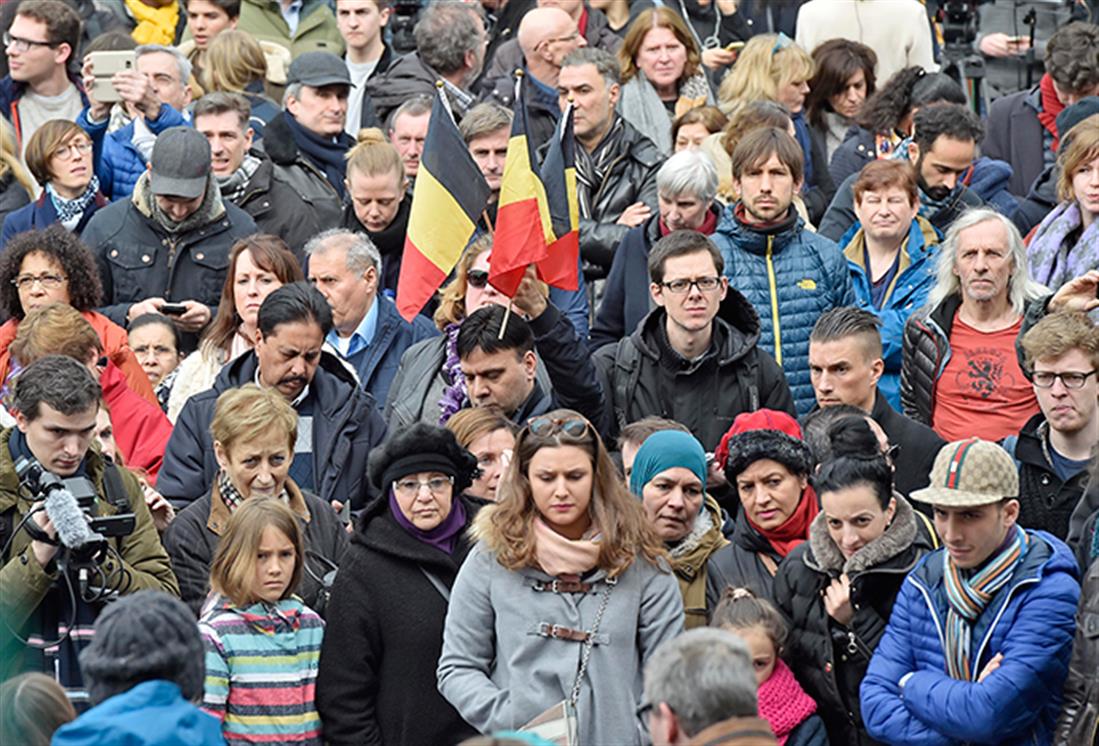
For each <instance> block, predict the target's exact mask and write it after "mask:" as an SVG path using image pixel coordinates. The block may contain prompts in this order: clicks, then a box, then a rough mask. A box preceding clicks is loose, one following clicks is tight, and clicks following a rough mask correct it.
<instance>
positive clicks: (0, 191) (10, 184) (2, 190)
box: [0, 169, 31, 225]
mask: <svg viewBox="0 0 1099 746" xmlns="http://www.w3.org/2000/svg"><path fill="white" fill-rule="evenodd" d="M30 201H31V197H30V195H29V194H27V190H26V189H24V188H23V185H22V184H20V183H19V182H18V181H17V180H16V178H15V174H14V173H12V172H11V170H10V169H9V170H8V172H7V173H6V174H4V175H3V176H2V177H0V225H2V224H3V222H4V218H6V217H7V216H8V214H9V213H12V212H15V211H16V210H18V209H19V208H20V207H22V206H23V205H26V204H28V203H29V202H30Z"/></svg>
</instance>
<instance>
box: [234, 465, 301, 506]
mask: <svg viewBox="0 0 1099 746" xmlns="http://www.w3.org/2000/svg"><path fill="white" fill-rule="evenodd" d="M218 494H219V495H221V500H222V502H224V503H225V507H227V508H229V514H230V515H232V514H233V513H234V512H236V509H237V508H239V507H240V506H241V505H243V504H244V501H245V500H246V499H247V498H246V497H245V496H244V495H242V494H240V490H238V489H237V488H236V487H235V486H233V480H231V479H229V473H228V472H227V471H225V470H224V469H222V470H221V471H219V472H218ZM278 498H279V499H280V500H282V501H283V502H284V503H286V504H287V505H289V504H290V495H289V493H287V491H286V487H285V486H284V487H283V488H282V492H280V493H279V494H278Z"/></svg>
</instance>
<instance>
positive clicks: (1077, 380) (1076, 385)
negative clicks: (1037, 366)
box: [1030, 370, 1099, 389]
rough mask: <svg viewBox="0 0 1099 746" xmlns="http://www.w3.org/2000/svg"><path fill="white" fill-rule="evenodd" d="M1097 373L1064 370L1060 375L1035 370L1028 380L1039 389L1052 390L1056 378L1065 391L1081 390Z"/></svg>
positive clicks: (1092, 371) (1048, 371)
mask: <svg viewBox="0 0 1099 746" xmlns="http://www.w3.org/2000/svg"><path fill="white" fill-rule="evenodd" d="M1097 372H1099V371H1094V370H1090V371H1088V372H1087V373H1084V372H1082V371H1077V370H1066V371H1064V372H1061V373H1054V372H1053V371H1050V370H1036V371H1034V372H1033V373H1032V374H1031V376H1030V380H1031V381H1033V382H1034V385H1035V386H1037V387H1038V388H1040V389H1048V388H1053V382H1054V381H1056V380H1057V379H1058V378H1060V379H1061V383H1063V384H1064V385H1065V388H1066V389H1082V388H1084V384H1085V383H1087V380H1088V379H1089V378H1091V377H1092V376H1094V375H1095V374H1096V373H1097Z"/></svg>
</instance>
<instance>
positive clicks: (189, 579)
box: [164, 480, 347, 619]
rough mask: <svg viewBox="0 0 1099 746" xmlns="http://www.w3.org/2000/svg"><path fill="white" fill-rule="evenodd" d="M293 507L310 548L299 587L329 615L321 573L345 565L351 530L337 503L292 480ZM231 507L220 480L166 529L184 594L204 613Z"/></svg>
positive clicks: (307, 599)
mask: <svg viewBox="0 0 1099 746" xmlns="http://www.w3.org/2000/svg"><path fill="white" fill-rule="evenodd" d="M286 492H287V494H288V495H289V497H290V502H289V503H288V505H289V507H290V509H291V510H292V511H294V513H295V514H296V515H297V516H298V519H299V520H300V522H301V528H302V538H303V539H304V546H305V550H306V557H305V563H304V569H303V572H302V575H301V585H300V586H298V590H297V593H298V595H299V596H301V597H302V600H303V601H305V603H306V604H307V605H308V606H309V607H310V608H311V609H314V610H315V611H317V613H319V614H321V615H322V616H323V615H324V613H325V611H324V604H323V599H322V598H321V596H322V594H323V592H324V590H325V588H324V584H323V583H322V582H321V579H322V578H324V576H325V575H327V574H328V573H329V572H331V571H332V570H333V569H335V568H336V567H338V566H339V564H340V560H341V558H342V557H343V554H344V550H345V549H346V548H347V531H345V530H344V527H343V524H342V523H340V520H339V517H338V516H337V515H336V512H335V511H334V510H333V509H332V506H331V505H330V504H328V503H326V502H324V501H323V500H321V499H320V498H319V497H317V496H316V495H314V494H312V493H309V492H305V491H303V490H301V489H300V488H299V487H298V486H297V485H296V484H294V482H293V480H287V482H286ZM229 516H230V513H229V508H228V506H226V504H225V501H224V500H222V498H221V493H220V491H219V490H218V485H217V483H216V482H215V484H214V486H213V487H212V488H211V489H210V492H209V494H207V495H204V496H203V497H200V498H199V499H198V500H195V501H194V502H193V503H191V504H190V505H188V506H187V507H186V508H184V509H183V510H181V511H180V512H179V515H177V516H176V517H175V520H173V521H172V522H171V523H169V524H168V529H167V530H166V531H165V532H164V549H165V550H166V551H167V552H168V556H169V557H170V558H171V560H172V569H174V570H175V573H176V578H177V579H178V580H179V591H180V598H182V599H183V602H184V603H185V604H187V605H188V606H189V607H191V611H192V612H194V615H195V618H196V619H198V617H199V615H200V613H201V611H202V606H203V604H204V603H205V602H206V597H207V595H208V594H209V592H210V565H211V563H212V562H213V561H214V553H215V552H216V551H217V547H218V543H219V542H220V541H221V534H222V533H223V532H224V531H225V529H226V526H227V524H228V522H229Z"/></svg>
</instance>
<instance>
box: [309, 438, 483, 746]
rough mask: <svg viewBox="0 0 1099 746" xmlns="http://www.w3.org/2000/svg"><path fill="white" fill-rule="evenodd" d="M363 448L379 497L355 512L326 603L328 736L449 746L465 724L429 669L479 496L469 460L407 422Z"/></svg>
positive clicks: (450, 442) (323, 669) (321, 686)
mask: <svg viewBox="0 0 1099 746" xmlns="http://www.w3.org/2000/svg"><path fill="white" fill-rule="evenodd" d="M390 433H391V435H390V437H389V438H388V439H387V440H386V442H385V443H383V444H382V445H381V446H380V447H379V448H377V449H376V450H375V451H374V452H373V453H371V454H370V465H369V476H370V480H371V481H372V482H373V483H374V485H375V486H376V487H377V488H378V492H379V493H380V497H379V498H378V499H376V500H375V501H374V502H373V503H371V504H370V505H368V506H367V507H366V508H365V510H364V511H363V513H362V515H361V516H360V517H359V523H358V526H357V529H356V531H355V534H354V535H353V536H352V538H351V545H350V547H349V548H348V550H347V554H346V555H345V556H344V559H343V562H342V563H341V564H340V570H339V574H338V575H337V576H336V582H335V585H334V587H333V589H332V598H331V601H330V602H329V614H328V626H327V629H326V630H325V639H324V644H323V646H322V648H321V660H320V674H319V676H318V678H317V694H316V701H317V710H318V711H319V712H320V714H321V718H322V719H323V721H324V738H325V741H326V742H327V743H328V744H332V745H333V746H336V745H338V744H362V743H384V744H387V746H388V745H390V744H393V745H394V746H401V745H402V744H408V745H409V746H416V745H418V744H428V743H432V744H434V743H457V742H458V741H461V740H463V738H465V737H466V736H472V735H475V731H474V730H473V729H472V728H471V727H470V726H469V725H467V724H466V723H465V721H464V720H462V718H461V717H460V716H459V715H458V713H457V712H456V711H455V709H454V708H453V707H452V706H451V705H450V703H449V702H447V701H446V700H445V699H443V698H442V696H441V695H440V694H439V692H438V689H437V688H436V683H435V665H436V662H437V661H438V660H439V654H440V652H441V649H442V643H443V623H444V621H445V620H446V613H447V607H448V604H449V601H450V588H451V586H452V585H453V584H454V579H455V577H456V576H457V574H458V568H459V567H461V565H462V562H463V561H464V560H465V558H466V555H467V554H468V553H469V550H470V546H471V545H470V543H469V539H468V536H467V533H468V532H467V531H466V529H467V528H469V525H470V523H471V522H472V521H473V517H474V515H476V513H477V510H478V509H479V508H480V507H481V505H482V504H484V503H482V502H480V501H478V500H476V499H475V498H471V497H468V496H467V495H465V494H464V491H465V490H466V489H467V488H468V487H469V486H470V484H472V482H473V480H474V478H476V476H477V474H478V470H477V459H476V458H474V456H473V455H472V454H471V453H469V452H468V451H466V450H465V449H464V448H462V447H461V446H459V445H458V441H457V440H455V438H454V435H453V433H451V432H450V431H449V430H446V429H444V428H441V427H437V426H435V425H429V424H426V423H416V424H413V425H411V426H408V427H405V428H401V429H398V430H393V429H391V430H390Z"/></svg>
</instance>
